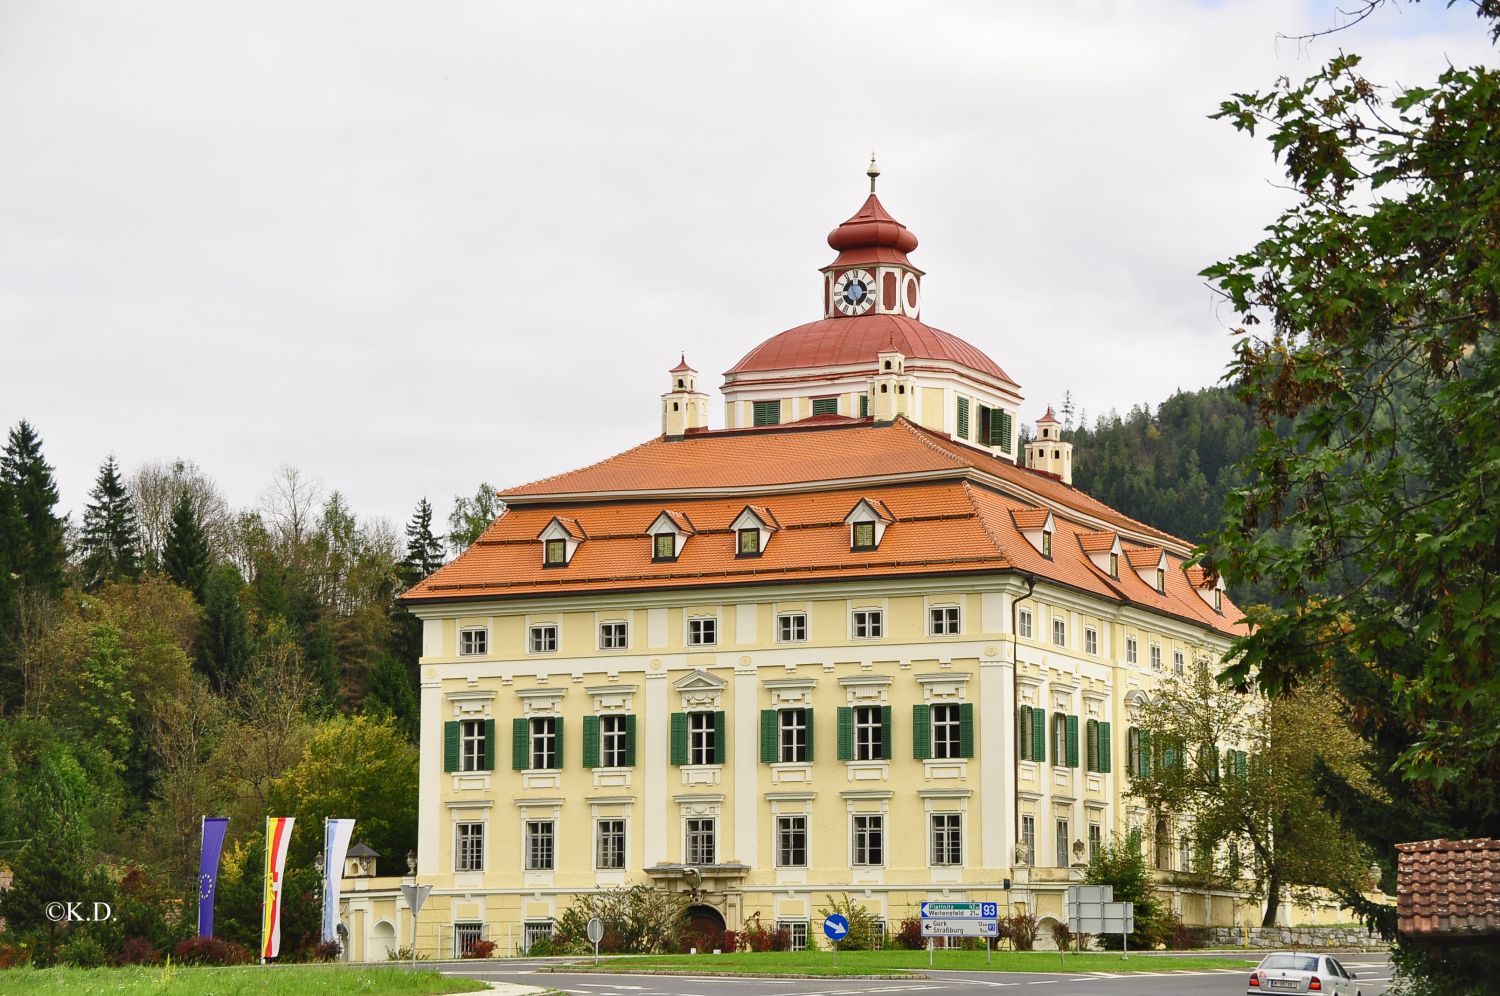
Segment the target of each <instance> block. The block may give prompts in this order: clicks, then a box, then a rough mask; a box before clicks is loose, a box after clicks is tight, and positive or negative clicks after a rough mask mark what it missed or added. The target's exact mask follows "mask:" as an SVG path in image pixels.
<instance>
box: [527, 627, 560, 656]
mask: <svg viewBox="0 0 1500 996" xmlns="http://www.w3.org/2000/svg"><path fill="white" fill-rule="evenodd" d="M559 642H560V641H559V639H558V627H557V623H535V624H533V625H531V626H528V627H526V652H527V653H528V654H555V653H557V648H558V645H559Z"/></svg>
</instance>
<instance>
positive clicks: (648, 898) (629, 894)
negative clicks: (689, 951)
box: [553, 885, 688, 954]
mask: <svg viewBox="0 0 1500 996" xmlns="http://www.w3.org/2000/svg"><path fill="white" fill-rule="evenodd" d="M687 906H688V899H687V896H686V895H685V894H683V893H672V892H666V891H664V890H661V889H655V888H652V887H651V886H649V885H632V886H629V887H628V888H619V889H606V890H605V891H603V892H596V893H592V894H590V895H586V896H579V897H578V898H577V899H576V900H575V901H574V903H573V904H572V905H571V906H569V907H568V908H567V909H566V910H564V911H563V914H562V916H560V917H558V920H557V926H556V929H555V931H554V933H553V941H554V943H555V945H556V953H558V954H587V953H590V952H592V951H593V950H594V946H593V945H592V944H590V943H589V942H588V922H589V919H590V918H591V917H596V916H597V917H598V918H599V919H601V920H603V921H604V940H603V941H602V942H600V945H599V946H600V949H601V950H604V951H611V952H616V951H617V952H622V953H626V954H669V953H671V952H675V951H678V950H685V949H684V948H682V945H681V941H682V934H683V928H684V924H683V915H684V913H685V912H686V911H687Z"/></svg>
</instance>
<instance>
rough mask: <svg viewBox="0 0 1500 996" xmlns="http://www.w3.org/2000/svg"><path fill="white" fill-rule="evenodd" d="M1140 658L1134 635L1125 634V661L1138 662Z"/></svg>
mask: <svg viewBox="0 0 1500 996" xmlns="http://www.w3.org/2000/svg"><path fill="white" fill-rule="evenodd" d="M1140 658H1141V655H1140V651H1139V649H1138V648H1137V646H1136V642H1135V637H1133V636H1127V637H1126V638H1125V663H1126V664H1139V663H1140V662H1141V660H1140Z"/></svg>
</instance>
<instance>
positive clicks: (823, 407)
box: [812, 398, 839, 415]
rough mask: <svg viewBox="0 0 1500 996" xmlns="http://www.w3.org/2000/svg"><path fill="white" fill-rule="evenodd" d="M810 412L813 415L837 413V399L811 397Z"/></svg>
mask: <svg viewBox="0 0 1500 996" xmlns="http://www.w3.org/2000/svg"><path fill="white" fill-rule="evenodd" d="M812 413H813V414H814V415H837V414H838V413H839V399H838V398H813V403H812Z"/></svg>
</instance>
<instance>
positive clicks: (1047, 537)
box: [1042, 529, 1052, 559]
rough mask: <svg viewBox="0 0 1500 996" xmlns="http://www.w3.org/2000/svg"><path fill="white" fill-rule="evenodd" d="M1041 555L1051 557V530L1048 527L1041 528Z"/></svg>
mask: <svg viewBox="0 0 1500 996" xmlns="http://www.w3.org/2000/svg"><path fill="white" fill-rule="evenodd" d="M1042 556H1044V557H1047V558H1049V559H1050V558H1051V557H1052V530H1050V529H1043V530H1042Z"/></svg>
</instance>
